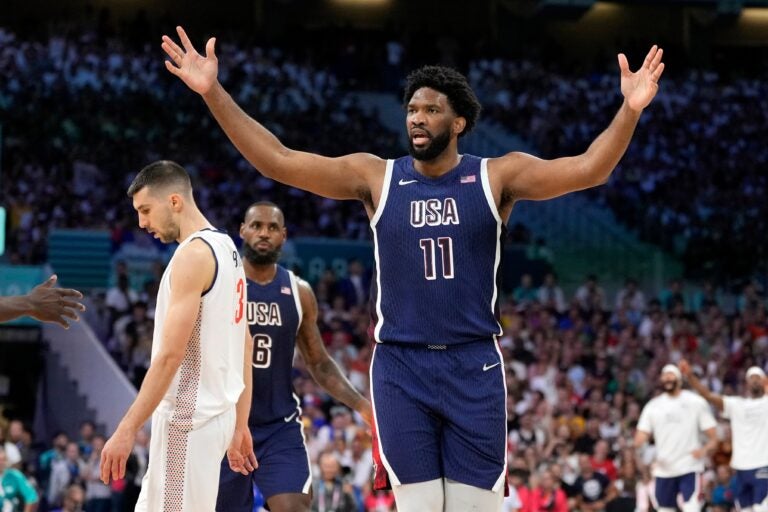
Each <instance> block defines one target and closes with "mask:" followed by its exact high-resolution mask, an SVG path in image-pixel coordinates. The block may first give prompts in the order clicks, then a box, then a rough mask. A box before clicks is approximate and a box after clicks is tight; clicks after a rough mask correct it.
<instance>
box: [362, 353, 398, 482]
mask: <svg viewBox="0 0 768 512" xmlns="http://www.w3.org/2000/svg"><path fill="white" fill-rule="evenodd" d="M378 348H379V347H378V346H376V345H374V347H373V353H372V354H371V366H370V370H368V379H369V387H370V389H371V409H373V422H374V423H375V425H376V442H377V444H378V445H379V458H380V459H381V463H382V464H384V467H385V468H386V469H387V473H389V483H390V484H392V485H401V484H400V479H399V478H397V475H396V474H395V472H394V471H393V470H392V466H390V465H389V461H388V460H387V456H386V455H384V446H383V445H382V444H381V435H380V434H379V432H381V430H379V421H378V420H377V419H376V400H375V399H374V397H373V360H374V359H375V358H376V350H377V349H378Z"/></svg>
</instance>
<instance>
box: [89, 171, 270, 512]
mask: <svg viewBox="0 0 768 512" xmlns="http://www.w3.org/2000/svg"><path fill="white" fill-rule="evenodd" d="M128 196H129V197H131V198H133V207H134V208H135V209H136V211H137V212H138V215H139V227H141V228H143V229H145V230H147V231H148V232H149V233H151V234H153V235H154V236H155V238H159V239H160V240H161V241H162V242H164V243H171V242H179V247H178V248H177V249H176V252H175V253H174V255H173V257H172V258H171V261H170V262H169V263H168V267H167V268H166V270H165V272H164V273H163V277H162V280H161V282H160V290H159V291H158V297H157V307H156V310H155V332H154V338H153V341H152V360H151V364H150V367H149V370H148V371H147V375H146V377H145V378H144V382H143V383H142V386H141V389H140V390H139V394H138V396H137V397H136V400H135V401H134V403H133V405H131V407H130V408H129V409H128V412H127V413H126V414H125V417H124V418H123V419H122V421H121V422H120V424H119V425H118V427H117V430H116V431H115V433H114V434H113V435H112V437H111V438H110V440H109V441H108V442H107V444H106V445H105V446H104V449H103V451H102V455H101V479H102V480H103V481H104V483H108V482H109V480H110V477H111V478H112V479H114V480H116V479H119V478H123V477H124V476H125V464H126V461H127V459H128V456H129V455H130V453H131V449H132V447H133V442H134V438H135V436H136V432H137V431H138V430H139V429H140V428H141V427H142V426H143V425H144V423H145V422H146V421H147V419H148V418H149V416H150V414H151V415H152V441H151V444H150V450H149V454H150V455H149V466H148V469H147V473H146V475H145V477H144V480H143V482H142V486H141V494H140V495H139V499H138V502H137V504H136V510H137V511H141V512H144V511H151V512H154V511H160V510H164V511H169V512H170V511H182V510H183V511H184V512H212V511H213V510H214V508H215V506H216V494H217V491H218V484H219V462H220V461H221V459H222V457H223V456H224V454H225V452H226V453H227V455H228V458H229V463H230V467H231V469H232V470H234V471H239V472H242V473H244V474H247V473H248V472H250V471H253V469H254V467H255V466H256V459H255V456H254V455H253V446H252V443H251V436H250V434H249V432H248V425H247V420H248V411H249V408H250V402H251V397H250V394H251V379H250V376H251V372H250V371H249V370H248V368H249V367H250V361H251V357H252V353H253V344H252V341H251V339H250V336H248V335H247V333H246V322H245V273H244V271H243V263H242V261H241V260H240V255H239V254H238V251H237V249H236V247H235V244H234V242H233V241H232V239H231V238H230V237H229V236H228V235H227V234H226V233H224V232H222V231H217V230H216V229H214V228H213V227H212V226H211V224H210V223H209V222H208V220H206V218H205V217H204V216H203V214H202V213H201V212H200V210H199V209H198V208H197V205H196V204H195V200H194V198H193V196H192V185H191V182H190V179H189V175H188V174H187V172H186V171H185V170H184V169H183V168H182V167H181V166H180V165H178V164H176V163H174V162H169V161H165V160H163V161H159V162H155V163H153V164H150V165H148V166H147V167H145V168H144V169H142V170H141V172H139V174H138V175H137V176H136V178H135V179H134V181H133V183H131V186H130V187H129V188H128ZM228 446H229V450H228V449H227V447H228Z"/></svg>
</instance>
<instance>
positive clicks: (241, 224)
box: [238, 222, 245, 240]
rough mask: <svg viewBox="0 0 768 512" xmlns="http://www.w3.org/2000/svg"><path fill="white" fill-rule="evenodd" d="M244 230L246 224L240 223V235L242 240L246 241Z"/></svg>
mask: <svg viewBox="0 0 768 512" xmlns="http://www.w3.org/2000/svg"><path fill="white" fill-rule="evenodd" d="M243 230H245V222H241V223H240V231H238V233H239V234H240V238H242V239H243V240H245V237H243Z"/></svg>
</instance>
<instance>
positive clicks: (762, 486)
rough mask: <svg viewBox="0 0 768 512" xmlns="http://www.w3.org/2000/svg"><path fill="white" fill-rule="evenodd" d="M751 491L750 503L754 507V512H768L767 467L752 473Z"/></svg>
mask: <svg viewBox="0 0 768 512" xmlns="http://www.w3.org/2000/svg"><path fill="white" fill-rule="evenodd" d="M752 490H753V491H752V492H753V494H752V503H753V505H755V510H759V511H760V512H768V467H764V468H760V469H758V470H756V471H755V472H754V480H753V481H752Z"/></svg>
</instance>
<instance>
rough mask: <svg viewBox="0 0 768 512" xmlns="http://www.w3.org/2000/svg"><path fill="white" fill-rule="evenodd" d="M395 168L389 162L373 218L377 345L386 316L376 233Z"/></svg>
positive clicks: (375, 332)
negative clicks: (383, 308)
mask: <svg viewBox="0 0 768 512" xmlns="http://www.w3.org/2000/svg"><path fill="white" fill-rule="evenodd" d="M394 167H395V161H394V160H387V170H386V172H385V173H384V185H382V187H381V196H380V197H379V205H378V206H377V208H376V212H375V213H374V214H373V217H372V218H371V231H373V257H374V259H375V261H376V317H377V320H376V328H375V329H374V330H373V338H374V339H375V340H376V343H381V337H380V333H381V328H382V327H383V326H384V315H383V314H382V312H381V262H380V259H379V236H378V233H377V232H376V224H377V223H378V222H379V219H380V218H381V214H382V213H383V212H384V207H385V206H386V205H387V197H388V196H389V187H390V186H391V184H392V170H393V169H394Z"/></svg>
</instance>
